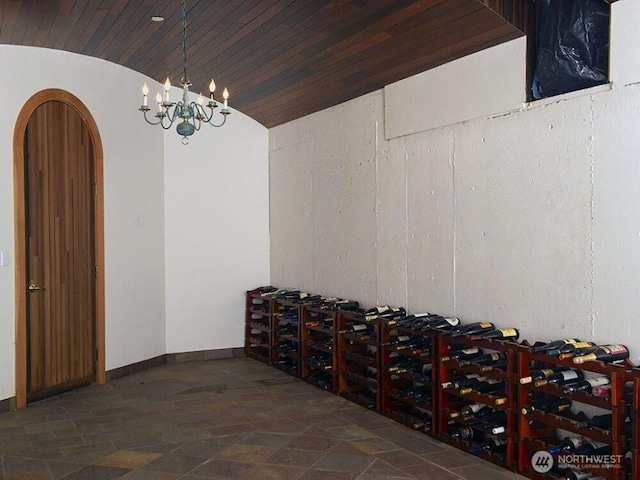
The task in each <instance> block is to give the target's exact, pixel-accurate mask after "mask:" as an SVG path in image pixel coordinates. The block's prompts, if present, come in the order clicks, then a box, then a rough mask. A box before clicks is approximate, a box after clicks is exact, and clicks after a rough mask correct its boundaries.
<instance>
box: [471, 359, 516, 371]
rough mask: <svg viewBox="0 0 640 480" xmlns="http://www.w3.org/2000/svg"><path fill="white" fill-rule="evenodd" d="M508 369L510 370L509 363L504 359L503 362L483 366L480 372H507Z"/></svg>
mask: <svg viewBox="0 0 640 480" xmlns="http://www.w3.org/2000/svg"><path fill="white" fill-rule="evenodd" d="M470 363H471V362H470ZM507 368H508V361H507V359H506V358H503V359H502V360H498V361H497V362H495V363H492V364H490V365H481V366H480V371H481V372H489V371H491V370H502V371H505V370H506V369H507Z"/></svg>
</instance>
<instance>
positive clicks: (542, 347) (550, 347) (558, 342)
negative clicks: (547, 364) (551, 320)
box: [531, 338, 580, 353]
mask: <svg viewBox="0 0 640 480" xmlns="http://www.w3.org/2000/svg"><path fill="white" fill-rule="evenodd" d="M579 341H580V340H578V339H577V338H564V339H562V340H554V341H553V342H549V343H545V344H544V345H538V346H537V347H531V351H532V352H533V353H541V352H547V351H549V350H555V349H557V348H560V347H562V346H564V345H566V344H568V343H578V342H579Z"/></svg>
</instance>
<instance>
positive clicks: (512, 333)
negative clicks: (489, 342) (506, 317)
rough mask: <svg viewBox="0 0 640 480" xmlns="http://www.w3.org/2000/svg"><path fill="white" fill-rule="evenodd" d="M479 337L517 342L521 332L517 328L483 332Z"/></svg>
mask: <svg viewBox="0 0 640 480" xmlns="http://www.w3.org/2000/svg"><path fill="white" fill-rule="evenodd" d="M478 336H480V337H482V338H491V339H494V340H517V339H518V338H519V337H520V331H519V330H518V329H517V328H500V329H496V330H489V331H487V332H481V333H479V334H478Z"/></svg>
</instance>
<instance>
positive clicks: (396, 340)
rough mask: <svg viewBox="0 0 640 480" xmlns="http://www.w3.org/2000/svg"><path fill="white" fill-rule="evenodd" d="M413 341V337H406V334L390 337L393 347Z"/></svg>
mask: <svg viewBox="0 0 640 480" xmlns="http://www.w3.org/2000/svg"><path fill="white" fill-rule="evenodd" d="M413 339H414V337H413V336H411V335H406V334H401V335H395V336H393V337H391V343H392V344H394V345H401V344H405V343H408V342H410V341H411V340H413Z"/></svg>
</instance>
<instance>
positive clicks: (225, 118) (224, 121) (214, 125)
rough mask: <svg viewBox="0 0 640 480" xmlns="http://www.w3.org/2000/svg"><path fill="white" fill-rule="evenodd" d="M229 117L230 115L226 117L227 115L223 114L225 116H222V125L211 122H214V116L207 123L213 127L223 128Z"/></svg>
mask: <svg viewBox="0 0 640 480" xmlns="http://www.w3.org/2000/svg"><path fill="white" fill-rule="evenodd" d="M228 115H229V114H226V115H225V114H223V115H222V122H221V123H213V122H212V121H211V120H213V115H211V117H212V118H210V119H209V120H208V121H207V123H208V124H209V125H211V126H212V127H221V126H223V125H224V124H225V123H226V122H227V116H228Z"/></svg>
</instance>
